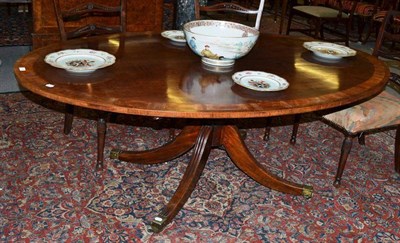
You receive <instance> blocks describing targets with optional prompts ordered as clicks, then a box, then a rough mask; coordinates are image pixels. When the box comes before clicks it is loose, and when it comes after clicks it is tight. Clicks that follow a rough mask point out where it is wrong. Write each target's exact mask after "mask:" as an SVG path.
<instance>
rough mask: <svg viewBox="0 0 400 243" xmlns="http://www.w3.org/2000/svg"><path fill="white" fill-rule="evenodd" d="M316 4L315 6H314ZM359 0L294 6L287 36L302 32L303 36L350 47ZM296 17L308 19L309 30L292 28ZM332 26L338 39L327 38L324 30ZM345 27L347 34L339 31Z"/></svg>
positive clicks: (339, 0)
mask: <svg viewBox="0 0 400 243" xmlns="http://www.w3.org/2000/svg"><path fill="white" fill-rule="evenodd" d="M313 3H315V4H313ZM357 3H358V0H346V5H345V4H344V1H343V0H324V2H323V5H316V4H318V3H317V2H313V1H312V2H311V5H302V6H293V7H292V8H291V10H290V12H289V19H288V24H287V29H286V34H287V35H289V33H290V32H292V31H297V32H302V33H303V34H306V35H309V36H312V37H314V38H316V39H321V40H325V41H330V42H344V43H345V44H346V46H348V45H349V38H350V30H351V25H352V19H353V15H354V11H355V9H356V6H357ZM295 16H298V17H301V18H303V19H306V20H307V22H308V23H309V26H308V28H296V27H292V21H293V18H294V17H295ZM328 24H329V25H330V27H331V28H330V29H329V30H330V31H331V32H332V33H333V34H336V36H338V37H337V38H325V36H324V30H325V29H326V27H327V26H328ZM339 25H343V26H344V29H345V33H341V32H340V31H337V27H338V26H339Z"/></svg>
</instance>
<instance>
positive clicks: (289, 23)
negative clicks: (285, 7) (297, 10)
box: [286, 11, 293, 35]
mask: <svg viewBox="0 0 400 243" xmlns="http://www.w3.org/2000/svg"><path fill="white" fill-rule="evenodd" d="M292 12H293V11H290V13H289V18H288V22H287V26H286V35H289V32H290V26H291V25H292V18H293V13H292Z"/></svg>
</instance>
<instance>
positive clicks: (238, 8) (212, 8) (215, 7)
mask: <svg viewBox="0 0 400 243" xmlns="http://www.w3.org/2000/svg"><path fill="white" fill-rule="evenodd" d="M264 1H265V0H260V1H259V4H258V8H256V9H253V8H251V6H246V5H240V3H234V2H217V3H215V4H210V5H204V6H202V5H200V1H199V0H194V10H195V11H194V12H195V17H196V19H200V14H201V12H234V13H241V14H247V15H255V16H256V18H255V24H254V28H256V29H259V28H260V22H261V17H262V14H263V11H264Z"/></svg>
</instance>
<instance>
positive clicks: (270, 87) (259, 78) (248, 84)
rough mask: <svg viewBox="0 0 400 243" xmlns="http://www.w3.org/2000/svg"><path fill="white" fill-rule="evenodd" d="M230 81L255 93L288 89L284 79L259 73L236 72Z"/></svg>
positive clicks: (270, 74)
mask: <svg viewBox="0 0 400 243" xmlns="http://www.w3.org/2000/svg"><path fill="white" fill-rule="evenodd" d="M232 79H233V81H234V82H235V83H236V84H238V85H240V86H242V87H245V88H248V89H252V90H256V91H280V90H284V89H287V88H288V87H289V83H288V82H287V81H286V79H284V78H282V77H279V76H277V75H275V74H272V73H266V72H261V71H242V72H237V73H234V74H233V75H232Z"/></svg>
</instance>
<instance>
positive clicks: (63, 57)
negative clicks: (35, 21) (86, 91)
mask: <svg viewBox="0 0 400 243" xmlns="http://www.w3.org/2000/svg"><path fill="white" fill-rule="evenodd" d="M44 61H45V62H46V63H48V64H50V65H51V66H53V67H56V68H62V69H65V70H67V71H70V72H76V73H88V72H93V71H95V70H96V69H99V68H104V67H107V66H110V65H112V64H114V63H115V56H113V55H111V54H109V53H107V52H104V51H96V50H91V49H71V50H63V51H59V52H53V53H50V54H48V55H47V56H46V57H45V58H44Z"/></svg>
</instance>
